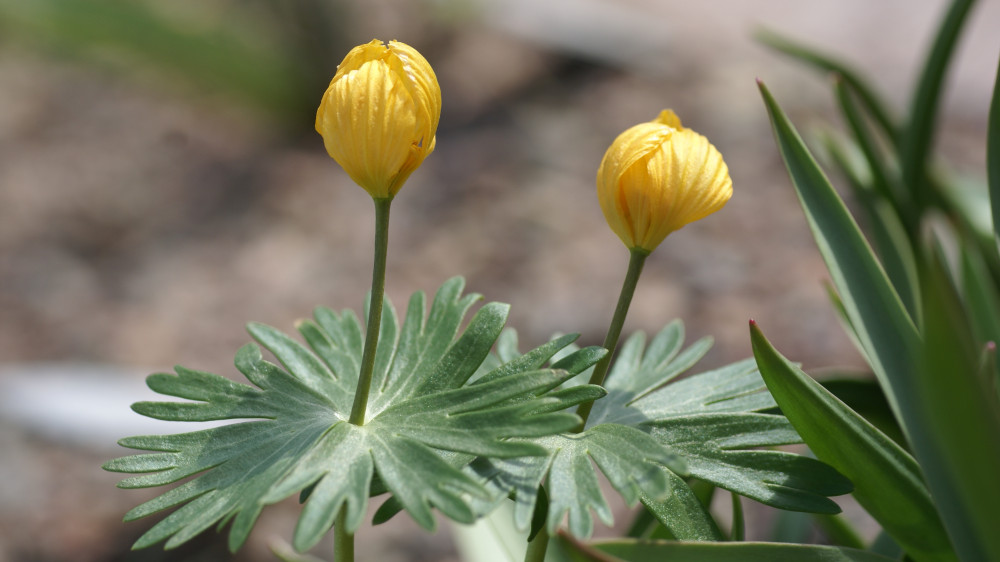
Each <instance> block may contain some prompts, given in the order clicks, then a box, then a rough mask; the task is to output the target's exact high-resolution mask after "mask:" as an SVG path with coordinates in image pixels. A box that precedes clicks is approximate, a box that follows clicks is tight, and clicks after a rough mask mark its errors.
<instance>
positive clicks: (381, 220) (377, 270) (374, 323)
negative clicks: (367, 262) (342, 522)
mask: <svg viewBox="0 0 1000 562" xmlns="http://www.w3.org/2000/svg"><path fill="white" fill-rule="evenodd" d="M390 203H392V199H375V264H374V266H373V267H372V292H371V302H370V303H369V304H368V328H367V330H366V332H365V350H364V353H363V354H362V356H361V374H360V375H358V388H357V390H356V391H355V393H354V406H353V407H352V408H351V417H350V419H349V420H348V421H349V422H351V423H353V424H354V425H364V423H365V411H366V410H367V409H368V392H369V391H370V390H371V386H372V371H374V370H375V348H376V347H378V334H379V328H380V327H381V324H382V300H383V298H384V296H385V258H386V254H387V253H388V250H389V205H390ZM352 548H353V547H352Z"/></svg>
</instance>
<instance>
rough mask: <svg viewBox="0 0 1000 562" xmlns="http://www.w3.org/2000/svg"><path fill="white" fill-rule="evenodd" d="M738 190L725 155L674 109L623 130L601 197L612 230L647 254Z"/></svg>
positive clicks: (600, 175) (604, 165) (600, 183)
mask: <svg viewBox="0 0 1000 562" xmlns="http://www.w3.org/2000/svg"><path fill="white" fill-rule="evenodd" d="M732 195H733V181H732V180H731V179H730V178H729V168H728V167H727V166H726V163H725V162H723V161H722V155H721V154H719V151H718V150H716V148H715V147H714V146H712V145H711V143H709V142H708V139H706V138H705V137H703V136H702V135H699V134H698V133H696V132H694V131H692V130H691V129H685V128H684V127H683V126H682V125H681V120H680V119H679V118H678V117H677V115H675V114H674V112H673V111H670V110H669V109H667V110H664V111H662V112H661V113H660V115H659V117H657V118H656V119H654V120H653V121H650V122H649V123H641V124H639V125H636V126H634V127H632V128H630V129H628V130H626V131H625V132H624V133H622V134H621V135H618V138H616V139H615V141H614V142H613V143H611V147H610V148H608V151H607V152H606V153H605V154H604V159H603V160H601V167H600V168H599V169H598V170H597V197H598V200H599V201H600V203H601V210H602V211H604V218H605V219H607V221H608V224H609V225H610V226H611V230H613V231H614V232H615V234H617V235H618V237H619V238H621V239H622V242H624V243H625V245H626V246H628V247H629V248H630V249H638V250H641V251H645V252H647V253H648V252H652V251H653V250H654V249H656V247H657V246H659V245H660V242H663V239H664V238H666V237H667V235H668V234H670V233H671V232H673V231H675V230H677V229H679V228H681V227H682V226H684V225H686V224H688V223H690V222H694V221H696V220H698V219H701V218H705V217H706V216H708V215H710V214H712V213H714V212H715V211H718V210H719V209H721V208H722V206H723V205H725V204H726V201H729V198H730V197H732Z"/></svg>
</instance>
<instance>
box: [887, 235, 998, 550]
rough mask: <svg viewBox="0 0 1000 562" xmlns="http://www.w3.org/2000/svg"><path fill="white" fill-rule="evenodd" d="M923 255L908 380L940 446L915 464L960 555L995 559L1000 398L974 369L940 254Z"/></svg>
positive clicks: (972, 349) (975, 356) (973, 353)
mask: <svg viewBox="0 0 1000 562" xmlns="http://www.w3.org/2000/svg"><path fill="white" fill-rule="evenodd" d="M925 263H926V265H925V267H924V272H923V273H924V275H923V277H924V279H925V289H924V294H923V304H924V311H925V314H926V332H925V340H926V341H925V345H924V349H923V353H922V361H921V362H920V366H921V369H919V370H918V371H917V372H916V373H915V375H916V377H915V380H914V387H915V388H916V389H917V390H918V392H919V393H920V394H919V399H920V400H921V406H922V408H921V409H922V410H923V411H924V412H925V413H926V414H925V415H926V416H927V418H928V419H929V420H932V422H933V423H931V424H929V427H928V431H929V432H930V434H929V435H928V440H929V441H932V442H933V444H934V445H935V446H936V447H935V448H936V451H937V453H938V454H936V455H933V456H931V457H929V458H926V459H923V458H922V459H921V465H922V467H923V469H924V474H925V475H926V478H927V482H928V485H929V487H930V489H931V492H932V493H933V494H934V499H935V503H936V504H937V506H938V509H939V511H940V513H941V516H942V519H943V520H944V522H945V525H946V526H947V528H948V531H949V534H950V535H951V537H952V542H953V544H954V545H955V549H956V550H957V552H958V553H959V554H960V555H961V557H962V559H963V560H1000V533H997V532H996V531H997V528H998V524H1000V515H998V511H997V506H1000V478H998V477H997V467H1000V400H998V399H997V396H996V394H995V393H993V392H989V389H988V387H987V386H986V385H985V384H984V382H985V381H984V379H983V378H982V377H981V376H980V375H979V350H978V349H976V346H975V345H974V344H973V342H974V339H973V336H972V333H971V330H970V327H969V322H968V320H967V319H966V318H964V310H963V308H962V303H961V301H960V299H959V297H958V293H957V291H956V290H955V287H954V285H953V284H952V282H951V279H950V278H949V276H948V274H947V272H946V271H945V270H944V266H943V261H941V258H940V257H939V255H937V254H932V255H931V256H929V258H928V259H927V260H925ZM904 548H905V547H904Z"/></svg>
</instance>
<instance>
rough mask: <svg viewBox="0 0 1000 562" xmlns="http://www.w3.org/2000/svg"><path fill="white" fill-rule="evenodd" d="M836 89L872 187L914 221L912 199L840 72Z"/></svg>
mask: <svg viewBox="0 0 1000 562" xmlns="http://www.w3.org/2000/svg"><path fill="white" fill-rule="evenodd" d="M834 92H835V93H836V97H837V101H838V103H839V105H840V111H841V113H842V114H843V116H844V118H845V120H846V121H847V124H848V126H849V128H850V130H851V133H852V137H853V139H854V142H855V143H857V146H858V148H859V149H860V150H861V153H862V154H863V155H864V157H865V162H866V163H867V164H868V172H869V175H870V178H871V190H872V191H873V192H874V194H876V195H877V196H878V197H879V198H880V199H882V200H885V201H887V202H889V204H890V205H892V207H893V209H894V210H895V211H896V213H897V215H898V216H899V217H900V218H902V219H905V220H907V221H911V222H912V221H913V220H914V218H915V217H914V216H913V214H912V211H913V209H912V201H910V199H909V196H910V194H909V193H906V192H905V191H904V190H903V189H902V187H901V186H900V185H899V179H898V177H897V176H896V175H895V174H893V173H891V171H890V168H889V162H888V161H887V160H888V156H887V155H886V154H885V153H884V152H883V151H882V150H881V149H880V147H879V145H878V144H877V142H876V140H877V139H876V136H875V134H874V133H873V132H872V131H871V130H870V129H869V127H868V123H867V122H866V121H865V118H864V116H863V115H862V113H861V110H860V108H858V107H857V102H856V101H855V97H854V92H853V91H852V90H851V88H850V87H849V86H848V85H847V83H846V81H845V80H844V79H843V77H841V76H837V79H836V80H835V81H834Z"/></svg>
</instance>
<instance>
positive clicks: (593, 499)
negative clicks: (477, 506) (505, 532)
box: [470, 424, 683, 537]
mask: <svg viewBox="0 0 1000 562" xmlns="http://www.w3.org/2000/svg"><path fill="white" fill-rule="evenodd" d="M533 442H534V443H536V444H538V445H541V446H543V447H545V448H546V450H547V451H548V455H547V456H544V457H528V458H518V459H492V460H490V461H488V462H485V461H483V460H482V459H479V460H477V461H476V462H474V463H472V464H471V465H470V468H471V469H473V470H474V471H475V472H476V473H477V474H478V475H479V476H480V477H481V478H483V479H485V480H486V485H487V486H489V487H490V488H491V489H493V490H494V497H495V498H497V499H498V500H499V499H502V498H506V497H507V496H508V495H513V499H514V501H515V508H514V521H515V524H516V525H517V527H518V528H519V529H527V528H528V525H529V523H530V522H531V517H532V514H533V513H534V510H535V503H536V502H537V501H538V497H537V493H538V487H539V486H540V485H541V484H542V483H543V481H545V479H546V476H547V477H548V484H547V486H546V488H547V490H548V493H549V510H548V518H547V523H548V528H549V530H550V532H555V530H556V529H557V528H558V526H559V524H560V523H561V522H562V518H563V516H564V515H566V514H567V513H568V515H569V528H570V530H571V531H572V532H573V533H574V534H576V535H578V536H582V537H585V536H589V535H590V533H591V532H592V531H593V519H592V517H591V515H590V511H591V510H593V511H594V512H595V513H596V514H597V516H598V518H600V519H601V521H603V522H604V523H605V524H608V525H610V524H612V523H613V519H612V515H611V509H610V508H609V507H608V504H607V501H606V500H605V498H604V495H603V494H602V492H601V489H600V486H599V485H598V480H597V475H596V474H595V472H594V466H593V464H592V463H596V465H597V468H599V469H600V470H601V472H602V473H603V474H604V476H605V477H606V478H607V479H608V481H609V482H610V483H611V485H612V487H613V488H614V489H615V491H617V492H618V493H619V494H621V496H622V497H623V498H624V499H625V501H626V503H628V504H629V505H635V504H637V503H638V501H639V500H640V498H642V497H648V498H650V499H651V500H661V499H664V498H667V497H668V496H669V495H670V494H671V486H673V485H676V484H678V483H680V484H681V485H683V481H681V480H680V479H678V478H676V477H675V478H671V477H669V476H668V475H667V472H668V471H667V470H666V467H668V466H673V467H674V468H675V469H678V468H680V467H679V466H678V460H677V457H676V456H675V455H673V454H672V453H671V452H670V451H668V450H666V449H664V448H663V447H661V446H660V445H659V444H658V443H657V442H656V441H654V440H653V439H652V438H650V436H649V435H647V434H646V433H643V432H642V431H639V430H638V429H635V428H632V427H627V426H623V425H616V424H603V425H600V426H596V427H592V428H589V429H588V430H586V431H584V432H583V433H563V434H561V435H553V436H549V437H543V438H540V439H536V440H533Z"/></svg>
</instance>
